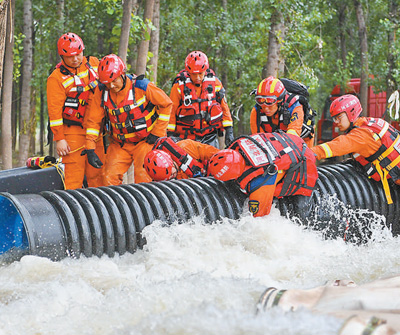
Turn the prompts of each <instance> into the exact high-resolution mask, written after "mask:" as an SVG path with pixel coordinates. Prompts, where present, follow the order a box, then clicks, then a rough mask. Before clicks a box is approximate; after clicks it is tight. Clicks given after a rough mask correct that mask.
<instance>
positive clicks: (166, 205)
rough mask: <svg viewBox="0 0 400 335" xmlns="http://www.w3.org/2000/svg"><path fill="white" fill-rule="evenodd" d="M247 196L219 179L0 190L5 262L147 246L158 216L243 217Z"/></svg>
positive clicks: (183, 218)
mask: <svg viewBox="0 0 400 335" xmlns="http://www.w3.org/2000/svg"><path fill="white" fill-rule="evenodd" d="M244 200H245V196H244V195H243V193H242V192H241V191H240V190H239V188H238V187H237V186H235V185H234V184H232V183H224V182H220V181H218V180H215V179H213V178H197V179H195V180H194V179H191V180H173V181H167V182H160V183H155V182H153V183H143V184H133V185H121V186H110V187H99V188H89V189H78V190H67V191H61V190H57V191H43V192H41V193H40V194H18V195H11V194H9V193H0V215H1V216H2V218H3V219H2V224H1V225H0V255H2V258H3V260H4V261H10V260H11V261H13V260H17V259H19V258H21V257H22V256H23V255H25V254H31V255H38V256H43V257H47V258H50V259H52V260H60V259H62V258H65V257H68V256H70V257H79V256H80V255H81V254H83V255H85V256H87V257H90V256H93V255H96V256H102V255H103V254H107V255H108V256H110V257H111V256H114V254H115V253H118V254H120V255H121V254H124V253H125V252H134V251H135V250H136V248H137V247H141V246H143V244H144V243H145V241H143V239H142V237H141V234H140V232H141V231H142V230H143V228H144V227H145V226H147V225H149V224H151V223H152V222H154V221H155V220H161V221H163V222H166V223H173V222H176V221H178V222H180V221H186V220H188V219H190V218H192V217H194V216H197V215H204V220H205V221H206V222H214V221H217V220H219V219H221V218H223V217H227V218H231V219H238V218H239V215H240V213H241V212H242V208H243V203H244Z"/></svg>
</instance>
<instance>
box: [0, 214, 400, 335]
mask: <svg viewBox="0 0 400 335" xmlns="http://www.w3.org/2000/svg"><path fill="white" fill-rule="evenodd" d="M373 234H374V236H375V238H374V241H373V242H371V243H367V244H365V245H358V246H357V245H352V244H346V243H345V242H344V241H342V240H324V239H323V235H322V233H320V232H316V231H312V230H307V229H305V228H304V227H301V226H299V225H296V224H294V223H292V222H290V221H289V220H288V219H285V218H283V217H282V216H280V214H279V211H278V210H277V209H273V210H272V213H271V214H270V215H269V216H267V217H264V218H252V217H251V216H249V215H248V214H246V215H244V216H243V217H242V218H241V219H240V220H237V221H232V220H228V219H227V220H223V221H222V222H220V223H218V224H214V225H206V224H204V223H203V221H202V220H201V219H200V218H196V219H194V220H193V221H191V222H187V223H184V224H180V225H178V224H174V225H171V226H170V227H165V225H163V224H161V223H159V222H158V223H157V222H156V223H154V224H152V225H150V226H148V227H146V228H145V230H144V235H145V237H146V239H147V245H146V246H145V247H144V249H143V250H139V251H137V252H136V253H135V254H125V255H123V256H117V257H114V258H112V259H110V258H108V257H106V256H103V257H102V258H100V259H99V258H97V257H93V258H90V259H87V258H84V257H83V258H81V259H78V260H74V259H65V260H63V261H61V262H52V261H50V260H48V259H43V258H39V257H34V256H25V257H23V258H22V259H21V261H19V262H14V263H12V264H10V265H3V266H1V267H0V334H24V335H25V334H143V335H145V334H199V335H200V334H201V335H203V334H287V335H291V334H308V335H312V334H318V335H321V334H327V335H330V334H332V335H333V334H336V333H337V331H338V329H339V328H340V325H341V323H342V321H341V320H339V319H337V318H335V317H332V316H327V315H315V314H312V313H311V312H309V311H306V310H300V311H297V312H295V313H293V312H290V313H284V312H282V311H281V310H279V309H273V310H270V311H268V312H264V313H260V314H258V315H256V313H255V309H256V304H257V301H258V299H259V297H260V295H261V293H262V292H263V291H264V289H265V288H266V287H268V286H274V287H276V288H279V289H290V288H311V287H315V286H319V285H323V284H325V283H326V282H327V281H332V280H336V279H348V278H351V279H353V280H355V281H356V282H357V283H360V284H361V283H365V282H369V281H371V280H374V279H378V278H381V277H385V276H389V275H393V274H399V273H400V257H398V245H399V238H392V237H391V236H390V235H389V234H388V233H387V231H385V230H381V229H378V228H376V230H375V231H373Z"/></svg>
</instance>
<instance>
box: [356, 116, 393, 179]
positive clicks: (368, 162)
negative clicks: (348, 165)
mask: <svg viewBox="0 0 400 335" xmlns="http://www.w3.org/2000/svg"><path fill="white" fill-rule="evenodd" d="M365 119H366V121H367V122H366V123H365V124H362V125H361V126H359V127H360V128H367V129H370V130H372V131H373V137H374V138H375V140H381V142H382V145H381V146H380V148H379V149H378V151H377V152H376V153H374V154H373V155H372V156H369V157H362V156H360V155H359V154H353V157H354V159H355V160H356V161H358V162H359V163H360V164H361V165H362V166H363V167H364V169H365V171H366V173H367V175H368V176H369V177H371V178H372V179H374V180H377V181H379V180H381V173H380V171H378V169H379V170H381V171H383V173H384V176H385V177H386V178H393V180H398V179H400V134H399V132H398V131H397V130H396V129H395V128H394V127H393V126H391V125H390V124H389V123H388V122H386V121H385V120H383V119H375V118H365Z"/></svg>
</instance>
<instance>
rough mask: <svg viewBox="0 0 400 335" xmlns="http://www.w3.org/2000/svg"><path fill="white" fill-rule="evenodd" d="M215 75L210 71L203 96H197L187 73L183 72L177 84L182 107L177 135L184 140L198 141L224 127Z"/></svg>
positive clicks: (202, 89)
mask: <svg viewBox="0 0 400 335" xmlns="http://www.w3.org/2000/svg"><path fill="white" fill-rule="evenodd" d="M215 81H216V77H215V73H214V71H212V70H210V69H208V70H207V71H206V75H205V77H204V80H203V82H202V84H201V85H202V86H201V94H200V96H197V94H196V88H195V86H194V84H193V83H192V81H191V80H190V76H189V74H188V72H187V71H185V70H182V71H181V72H180V73H179V74H178V75H177V77H176V78H175V82H178V84H179V89H180V91H181V96H182V98H181V105H180V106H179V107H178V109H177V113H176V114H177V115H176V133H177V134H179V135H180V136H181V137H182V138H190V139H196V135H197V136H204V135H207V134H209V133H212V132H215V131H216V129H220V128H223V126H222V114H223V111H222V107H221V104H220V102H221V100H222V98H223V96H222V97H221V94H220V91H217V92H216V90H215Z"/></svg>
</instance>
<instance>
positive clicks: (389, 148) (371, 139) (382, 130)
mask: <svg viewBox="0 0 400 335" xmlns="http://www.w3.org/2000/svg"><path fill="white" fill-rule="evenodd" d="M311 149H312V150H313V152H314V153H315V155H316V157H317V159H324V158H329V157H335V156H342V155H347V154H352V155H353V158H354V159H355V160H356V161H357V162H358V163H360V164H361V165H362V166H363V167H364V171H365V172H366V174H367V175H368V177H370V178H372V179H374V180H376V181H381V182H382V185H383V188H384V191H385V194H386V199H387V202H388V204H391V203H393V201H392V198H391V194H390V188H389V184H388V179H392V180H393V181H394V182H395V183H396V184H400V134H399V133H398V131H397V130H396V129H394V128H393V127H392V126H391V125H390V124H389V123H387V122H386V121H385V120H383V119H375V118H367V117H360V118H357V119H356V120H355V121H354V127H353V128H351V129H350V131H349V132H348V133H347V134H345V135H341V136H339V137H337V138H335V139H334V140H332V141H330V142H327V143H323V144H321V145H318V146H316V147H313V148H311Z"/></svg>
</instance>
